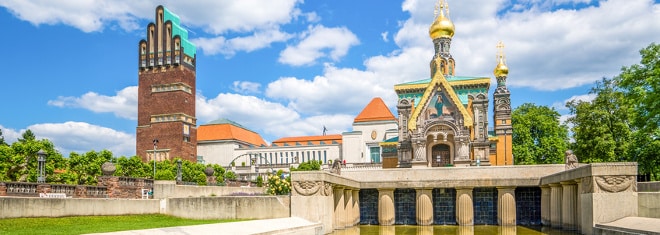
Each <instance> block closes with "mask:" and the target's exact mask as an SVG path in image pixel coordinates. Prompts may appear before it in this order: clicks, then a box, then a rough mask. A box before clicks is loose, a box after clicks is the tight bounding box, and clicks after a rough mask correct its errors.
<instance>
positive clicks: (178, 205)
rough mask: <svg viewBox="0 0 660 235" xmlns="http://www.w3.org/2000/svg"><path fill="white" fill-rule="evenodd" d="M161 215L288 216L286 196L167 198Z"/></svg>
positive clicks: (288, 198) (260, 217) (287, 197)
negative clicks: (165, 207) (165, 206)
mask: <svg viewBox="0 0 660 235" xmlns="http://www.w3.org/2000/svg"><path fill="white" fill-rule="evenodd" d="M166 201H167V209H166V210H165V211H164V214H168V215H172V216H176V217H183V218H191V219H272V218H285V217H289V216H290V213H289V212H290V210H289V204H290V197H289V196H240V197H239V196H227V197H194V198H169V199H167V200H166Z"/></svg>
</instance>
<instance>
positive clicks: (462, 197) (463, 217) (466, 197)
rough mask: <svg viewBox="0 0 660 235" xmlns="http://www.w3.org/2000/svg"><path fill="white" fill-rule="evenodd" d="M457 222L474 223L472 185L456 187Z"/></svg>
mask: <svg viewBox="0 0 660 235" xmlns="http://www.w3.org/2000/svg"><path fill="white" fill-rule="evenodd" d="M456 223H458V225H474V208H473V204H472V187H467V188H456Z"/></svg>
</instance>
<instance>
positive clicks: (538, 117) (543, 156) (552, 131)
mask: <svg viewBox="0 0 660 235" xmlns="http://www.w3.org/2000/svg"><path fill="white" fill-rule="evenodd" d="M559 117H560V115H559V113H558V112H557V111H556V110H554V109H553V108H549V107H547V106H536V105H534V104H531V103H525V104H523V105H521V106H518V107H517V108H516V109H515V110H513V112H512V117H511V119H512V120H511V121H512V125H513V130H514V132H513V136H512V138H513V155H514V156H515V158H514V161H515V162H516V164H547V163H562V162H563V161H564V151H566V149H568V128H567V127H566V126H565V125H561V124H560V122H559Z"/></svg>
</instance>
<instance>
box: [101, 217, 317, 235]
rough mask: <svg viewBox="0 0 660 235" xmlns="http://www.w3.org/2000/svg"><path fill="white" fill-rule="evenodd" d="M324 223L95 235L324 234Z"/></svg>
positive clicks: (283, 221)
mask: <svg viewBox="0 0 660 235" xmlns="http://www.w3.org/2000/svg"><path fill="white" fill-rule="evenodd" d="M321 228H322V225H321V224H320V223H313V222H310V221H307V220H305V219H302V218H298V217H290V218H279V219H267V220H250V221H242V222H233V223H219V224H204V225H193V226H181V227H168V228H155V229H143V230H131V231H122V232H111V233H95V234H94V235H101V234H102V235H175V234H176V235H179V234H195V235H207V234H214V235H215V234H231V235H243V234H246V235H247V234H323V232H322V229H321Z"/></svg>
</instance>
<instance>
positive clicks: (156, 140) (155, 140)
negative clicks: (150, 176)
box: [153, 139, 158, 180]
mask: <svg viewBox="0 0 660 235" xmlns="http://www.w3.org/2000/svg"><path fill="white" fill-rule="evenodd" d="M156 149H158V139H154V157H153V159H154V180H156Z"/></svg>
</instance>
